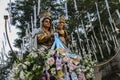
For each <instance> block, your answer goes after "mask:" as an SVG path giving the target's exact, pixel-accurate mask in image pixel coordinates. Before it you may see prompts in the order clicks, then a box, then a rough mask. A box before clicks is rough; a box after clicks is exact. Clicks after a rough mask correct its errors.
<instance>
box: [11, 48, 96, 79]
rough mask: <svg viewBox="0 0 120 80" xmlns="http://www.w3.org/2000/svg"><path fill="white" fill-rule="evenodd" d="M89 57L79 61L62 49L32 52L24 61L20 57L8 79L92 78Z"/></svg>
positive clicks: (79, 58) (77, 57)
mask: <svg viewBox="0 0 120 80" xmlns="http://www.w3.org/2000/svg"><path fill="white" fill-rule="evenodd" d="M89 57H90V55H86V58H85V59H84V60H81V57H80V56H78V55H76V54H73V53H71V52H70V51H69V50H66V49H62V48H57V49H55V50H52V49H50V50H49V51H48V52H42V53H41V52H40V51H32V52H30V53H29V55H27V57H26V59H25V60H24V59H23V58H22V57H21V58H20V59H19V61H18V62H15V63H14V65H13V68H12V70H11V73H10V77H11V79H12V80H20V79H22V80H33V79H35V80H45V79H44V78H46V77H47V78H49V79H48V80H63V79H64V80H67V79H68V78H70V76H69V75H71V76H73V77H74V78H75V77H76V76H77V77H76V78H77V79H78V80H80V79H83V80H86V79H89V78H93V77H94V75H93V72H94V70H93V68H92V67H91V66H92V65H93V64H94V62H92V61H91V60H90V59H91V58H89ZM80 62H82V64H81V63H80ZM68 69H69V70H68ZM84 73H85V74H84ZM77 79H76V80H77Z"/></svg>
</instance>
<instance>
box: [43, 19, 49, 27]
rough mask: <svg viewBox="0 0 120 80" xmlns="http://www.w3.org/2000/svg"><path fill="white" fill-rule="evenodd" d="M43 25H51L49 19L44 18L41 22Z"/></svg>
mask: <svg viewBox="0 0 120 80" xmlns="http://www.w3.org/2000/svg"><path fill="white" fill-rule="evenodd" d="M43 26H44V27H51V23H50V20H49V19H45V20H44V22H43Z"/></svg>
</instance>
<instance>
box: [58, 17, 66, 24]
mask: <svg viewBox="0 0 120 80" xmlns="http://www.w3.org/2000/svg"><path fill="white" fill-rule="evenodd" d="M59 22H63V23H66V19H65V17H64V16H63V15H62V16H61V17H60V18H59Z"/></svg>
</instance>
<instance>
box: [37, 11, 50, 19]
mask: <svg viewBox="0 0 120 80" xmlns="http://www.w3.org/2000/svg"><path fill="white" fill-rule="evenodd" d="M50 15H51V14H50V11H49V10H47V11H42V12H40V14H39V17H40V18H42V17H48V18H50Z"/></svg>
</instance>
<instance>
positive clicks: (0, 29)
mask: <svg viewBox="0 0 120 80" xmlns="http://www.w3.org/2000/svg"><path fill="white" fill-rule="evenodd" d="M9 1H10V0H0V52H1V48H2V41H5V39H4V36H3V33H5V21H4V15H8V12H7V10H5V9H6V8H7V7H8V5H7V4H8V3H9ZM11 1H14V0H11ZM7 26H8V24H7ZM16 31H17V30H16V29H15V26H11V32H10V31H9V28H8V34H9V39H10V43H11V45H12V47H13V42H14V39H15V38H17V34H16ZM6 43H7V44H6V46H5V49H6V51H8V50H10V48H9V46H8V42H7V41H6ZM14 49H15V48H14V47H13V50H14Z"/></svg>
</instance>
